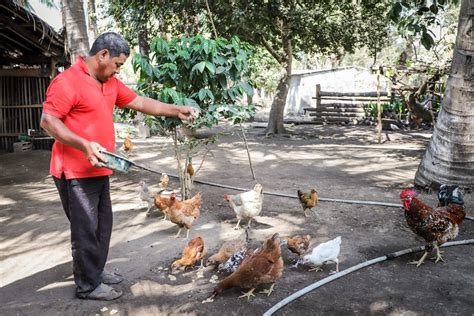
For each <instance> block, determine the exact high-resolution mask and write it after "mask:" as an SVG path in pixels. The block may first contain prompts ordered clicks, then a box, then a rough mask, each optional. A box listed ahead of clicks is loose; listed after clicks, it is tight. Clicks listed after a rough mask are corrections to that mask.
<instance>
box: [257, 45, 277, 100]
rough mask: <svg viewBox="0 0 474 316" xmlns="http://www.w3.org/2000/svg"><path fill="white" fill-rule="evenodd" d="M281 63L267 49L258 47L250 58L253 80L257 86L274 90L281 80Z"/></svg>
mask: <svg viewBox="0 0 474 316" xmlns="http://www.w3.org/2000/svg"><path fill="white" fill-rule="evenodd" d="M280 69H281V67H280V65H279V64H278V62H277V61H276V60H275V58H273V57H272V56H271V55H270V54H269V53H268V52H267V51H266V50H265V49H263V48H256V49H255V50H254V51H253V54H252V55H251V56H250V58H249V72H250V78H251V81H252V82H253V83H254V85H255V87H256V88H259V89H264V90H266V91H270V92H273V91H275V90H276V87H277V85H278V81H279V80H280Z"/></svg>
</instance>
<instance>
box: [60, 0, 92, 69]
mask: <svg viewBox="0 0 474 316" xmlns="http://www.w3.org/2000/svg"><path fill="white" fill-rule="evenodd" d="M61 11H62V16H63V25H64V27H65V29H66V46H67V47H66V49H67V51H68V52H69V54H70V56H71V63H74V62H75V61H76V58H77V56H78V55H80V56H85V55H87V53H88V52H89V41H88V38H87V27H86V17H85V14H84V3H83V1H82V0H61Z"/></svg>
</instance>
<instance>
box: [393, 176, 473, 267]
mask: <svg viewBox="0 0 474 316" xmlns="http://www.w3.org/2000/svg"><path fill="white" fill-rule="evenodd" d="M417 195H418V192H416V191H415V190H414V189H405V190H403V191H402V192H401V193H400V199H401V200H402V203H403V208H404V210H405V219H406V221H407V224H408V226H409V227H410V229H411V230H412V231H413V232H414V233H415V234H417V235H418V236H421V237H423V239H424V240H425V241H426V247H425V252H424V254H423V256H422V257H421V258H420V260H418V261H414V262H410V264H416V266H417V267H419V266H420V265H421V264H422V263H423V262H424V261H425V259H426V256H427V255H428V253H429V252H431V251H432V250H433V248H435V249H436V258H435V259H436V260H435V263H438V262H439V261H443V262H444V260H443V257H442V256H441V251H440V250H439V246H441V245H442V244H444V243H445V242H447V241H448V240H451V239H454V238H456V236H457V235H458V232H459V225H460V224H461V222H462V221H463V220H464V217H465V216H466V212H465V211H464V198H463V195H462V193H461V191H460V190H459V187H457V186H447V185H442V186H441V187H440V191H439V193H438V200H439V204H438V206H437V207H436V208H432V207H430V206H428V205H426V204H425V203H423V202H422V201H421V200H419V199H418V198H417Z"/></svg>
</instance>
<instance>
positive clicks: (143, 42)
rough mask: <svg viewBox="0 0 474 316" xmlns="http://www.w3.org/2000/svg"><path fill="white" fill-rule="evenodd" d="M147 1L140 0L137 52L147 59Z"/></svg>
mask: <svg viewBox="0 0 474 316" xmlns="http://www.w3.org/2000/svg"><path fill="white" fill-rule="evenodd" d="M147 7H148V1H147V0H142V7H141V10H140V11H141V17H142V22H141V27H140V29H139V30H138V50H139V51H140V54H141V55H142V56H146V57H148V55H149V54H150V45H149V44H148V14H147Z"/></svg>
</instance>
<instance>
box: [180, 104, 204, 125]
mask: <svg viewBox="0 0 474 316" xmlns="http://www.w3.org/2000/svg"><path fill="white" fill-rule="evenodd" d="M178 111H179V112H178V118H179V119H180V120H183V121H187V122H192V121H194V120H195V119H196V118H198V116H199V110H198V109H196V108H193V107H192V106H178Z"/></svg>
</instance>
